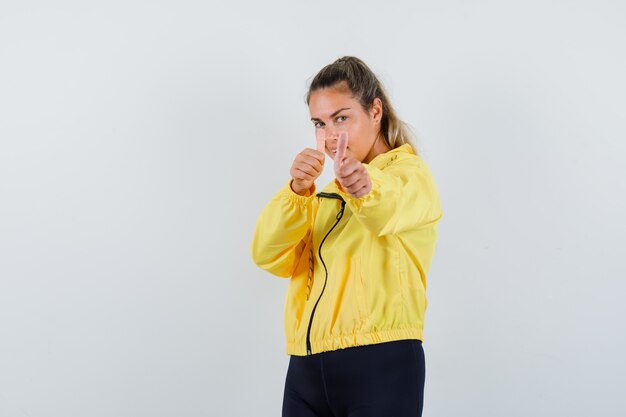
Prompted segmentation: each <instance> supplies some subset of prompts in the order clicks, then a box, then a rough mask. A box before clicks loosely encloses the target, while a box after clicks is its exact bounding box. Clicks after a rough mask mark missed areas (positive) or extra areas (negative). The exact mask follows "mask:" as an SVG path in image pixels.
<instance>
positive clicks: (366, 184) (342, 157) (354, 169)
mask: <svg viewBox="0 0 626 417" xmlns="http://www.w3.org/2000/svg"><path fill="white" fill-rule="evenodd" d="M347 148H348V133H347V132H342V133H341V135H339V139H338V140H337V154H336V155H335V163H334V168H335V176H336V177H337V181H339V184H341V186H342V187H343V188H344V189H345V190H346V192H347V193H348V194H350V195H351V196H352V197H354V198H359V197H363V196H364V195H367V194H368V193H369V192H370V191H371V189H372V181H371V179H370V176H369V174H368V173H367V170H366V169H365V167H364V166H363V164H362V163H361V162H359V161H357V160H356V159H354V158H352V157H349V156H346V149H347Z"/></svg>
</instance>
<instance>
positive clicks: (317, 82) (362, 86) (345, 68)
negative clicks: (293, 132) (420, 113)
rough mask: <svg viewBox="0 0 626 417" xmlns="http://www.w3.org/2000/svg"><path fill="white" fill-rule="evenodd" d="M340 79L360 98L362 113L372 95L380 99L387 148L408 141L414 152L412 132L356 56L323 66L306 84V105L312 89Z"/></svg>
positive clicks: (373, 97)
mask: <svg viewBox="0 0 626 417" xmlns="http://www.w3.org/2000/svg"><path fill="white" fill-rule="evenodd" d="M343 81H345V82H346V83H347V84H348V88H349V89H350V92H351V93H352V97H354V98H356V99H357V100H358V101H359V103H360V104H361V107H363V110H364V111H365V112H368V111H369V109H370V108H371V106H372V102H373V101H374V99H375V98H377V97H378V98H379V99H380V101H381V102H382V105H383V115H382V118H381V121H380V132H381V133H382V135H383V140H384V141H385V143H386V145H387V146H388V147H389V148H390V149H395V148H397V147H399V146H402V145H404V144H406V143H408V144H410V145H411V147H412V148H413V150H414V151H415V153H417V148H416V147H415V145H414V144H413V138H414V134H413V132H412V131H411V129H410V127H409V125H408V124H406V123H405V122H403V121H402V120H400V118H398V116H397V115H396V112H395V110H394V108H393V106H392V105H391V102H390V101H389V98H388V97H387V93H386V91H385V88H384V87H383V85H382V83H381V82H380V81H379V80H378V78H377V77H376V75H375V74H374V73H373V72H372V70H371V69H370V68H369V67H368V66H367V65H366V64H365V62H363V61H361V60H360V59H359V58H357V57H354V56H344V57H341V58H339V59H337V60H336V61H335V62H333V63H332V64H329V65H326V66H325V67H324V68H322V69H321V70H320V71H319V72H318V73H317V75H315V77H314V78H313V80H312V81H311V84H310V85H309V91H308V92H307V94H306V98H305V101H306V104H307V106H308V105H309V101H310V99H311V94H312V93H313V92H314V91H316V90H319V89H322V88H328V87H335V86H337V84H339V83H341V82H343Z"/></svg>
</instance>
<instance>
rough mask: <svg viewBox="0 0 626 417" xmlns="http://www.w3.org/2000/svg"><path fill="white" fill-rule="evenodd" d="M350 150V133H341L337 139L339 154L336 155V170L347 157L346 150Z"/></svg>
mask: <svg viewBox="0 0 626 417" xmlns="http://www.w3.org/2000/svg"><path fill="white" fill-rule="evenodd" d="M347 148H348V132H345V131H344V132H341V134H340V135H339V139H337V154H336V155H335V169H338V168H339V167H340V166H341V162H342V161H343V159H344V158H345V157H346V149H347Z"/></svg>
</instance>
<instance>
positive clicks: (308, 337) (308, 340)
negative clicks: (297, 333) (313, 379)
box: [306, 192, 346, 355]
mask: <svg viewBox="0 0 626 417" xmlns="http://www.w3.org/2000/svg"><path fill="white" fill-rule="evenodd" d="M317 196H318V197H326V198H336V199H338V200H341V210H339V213H337V215H336V216H335V219H337V221H336V222H335V224H334V225H333V227H331V228H330V230H329V231H328V232H327V233H326V235H325V236H324V239H322V242H321V243H320V247H319V249H318V254H319V256H320V260H321V261H322V265H323V266H324V273H325V277H324V286H323V287H322V291H321V292H320V295H319V297H317V301H316V302H315V305H314V306H313V311H311V317H310V318H309V327H308V329H307V331H306V353H307V355H312V352H311V324H313V315H315V310H316V309H317V304H318V303H319V302H320V299H321V298H322V294H323V293H324V289H326V281H327V280H328V269H327V268H326V264H325V263H324V258H322V245H323V244H324V241H325V240H326V238H327V237H328V235H329V234H330V232H332V231H333V229H334V228H335V226H337V224H339V221H340V220H341V218H342V217H343V211H344V208H345V206H346V202H345V201H344V199H343V198H341V196H340V195H339V194H336V193H324V192H321V193H317Z"/></svg>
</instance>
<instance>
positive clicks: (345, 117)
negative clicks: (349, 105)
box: [337, 116, 348, 122]
mask: <svg viewBox="0 0 626 417" xmlns="http://www.w3.org/2000/svg"><path fill="white" fill-rule="evenodd" d="M341 118H343V120H339V119H341ZM347 118H348V117H347V116H337V121H338V122H343V121H344V120H346V119H347Z"/></svg>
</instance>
